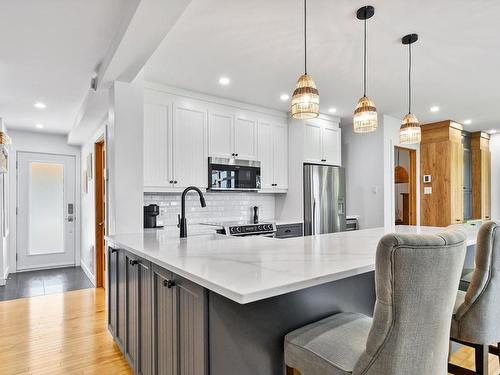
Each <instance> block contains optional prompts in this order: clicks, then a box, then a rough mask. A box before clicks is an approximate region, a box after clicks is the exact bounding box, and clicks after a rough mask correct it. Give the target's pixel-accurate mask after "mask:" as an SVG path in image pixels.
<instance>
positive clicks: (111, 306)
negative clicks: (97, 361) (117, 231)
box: [107, 248, 118, 337]
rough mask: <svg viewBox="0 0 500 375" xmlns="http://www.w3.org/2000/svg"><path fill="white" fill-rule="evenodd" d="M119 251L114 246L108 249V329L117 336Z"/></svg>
mask: <svg viewBox="0 0 500 375" xmlns="http://www.w3.org/2000/svg"><path fill="white" fill-rule="evenodd" d="M117 266H118V251H117V250H116V249H113V248H109V249H108V287H107V298H108V330H109V331H110V332H111V334H112V335H113V337H116V333H117V331H116V322H117V309H118V302H117V297H118V294H117V293H118V278H117V271H118V269H117Z"/></svg>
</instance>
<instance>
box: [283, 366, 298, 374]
mask: <svg viewBox="0 0 500 375" xmlns="http://www.w3.org/2000/svg"><path fill="white" fill-rule="evenodd" d="M286 375H300V371H299V370H296V369H294V368H292V367H288V366H286Z"/></svg>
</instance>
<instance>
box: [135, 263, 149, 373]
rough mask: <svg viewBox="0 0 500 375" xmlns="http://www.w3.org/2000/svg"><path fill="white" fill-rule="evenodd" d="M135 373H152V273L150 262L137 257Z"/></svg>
mask: <svg viewBox="0 0 500 375" xmlns="http://www.w3.org/2000/svg"><path fill="white" fill-rule="evenodd" d="M137 273H138V274H137V302H138V303H137V326H138V335H137V354H138V355H137V361H136V362H137V374H138V375H151V374H152V373H153V371H152V370H153V362H152V345H153V327H152V310H151V302H152V301H151V299H152V273H151V263H150V262H148V261H146V260H144V259H139V262H138V264H137Z"/></svg>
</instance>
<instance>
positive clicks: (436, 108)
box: [431, 105, 439, 112]
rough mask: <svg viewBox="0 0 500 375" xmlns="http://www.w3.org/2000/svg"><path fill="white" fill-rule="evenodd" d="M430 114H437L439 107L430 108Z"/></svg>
mask: <svg viewBox="0 0 500 375" xmlns="http://www.w3.org/2000/svg"><path fill="white" fill-rule="evenodd" d="M431 112H439V107H438V106H437V105H433V106H432V107H431Z"/></svg>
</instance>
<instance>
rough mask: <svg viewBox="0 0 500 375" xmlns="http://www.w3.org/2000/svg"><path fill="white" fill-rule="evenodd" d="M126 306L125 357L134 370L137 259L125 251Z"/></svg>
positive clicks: (135, 359)
mask: <svg viewBox="0 0 500 375" xmlns="http://www.w3.org/2000/svg"><path fill="white" fill-rule="evenodd" d="M126 254H127V255H126V276H125V277H126V293H127V294H126V303H125V305H126V307H125V330H126V334H125V357H126V358H127V360H128V362H129V364H130V367H131V368H132V369H134V370H136V366H137V342H138V315H137V306H138V298H137V289H138V288H137V285H138V277H139V275H138V274H139V273H138V260H137V259H136V258H135V257H133V256H131V255H130V254H128V253H126Z"/></svg>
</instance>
